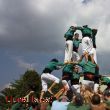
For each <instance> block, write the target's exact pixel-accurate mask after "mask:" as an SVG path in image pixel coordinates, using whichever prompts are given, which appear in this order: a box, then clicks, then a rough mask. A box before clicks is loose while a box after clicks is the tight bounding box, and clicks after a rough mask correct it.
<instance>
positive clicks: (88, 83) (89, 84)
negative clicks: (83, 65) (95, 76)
mask: <svg viewBox="0 0 110 110" xmlns="http://www.w3.org/2000/svg"><path fill="white" fill-rule="evenodd" d="M82 84H83V85H85V86H89V87H91V88H92V90H93V89H94V81H89V80H83V81H82Z"/></svg>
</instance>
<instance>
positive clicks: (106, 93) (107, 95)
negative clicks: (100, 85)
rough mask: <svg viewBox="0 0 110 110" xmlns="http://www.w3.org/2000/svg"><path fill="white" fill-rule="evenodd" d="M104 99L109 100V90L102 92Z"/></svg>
mask: <svg viewBox="0 0 110 110" xmlns="http://www.w3.org/2000/svg"><path fill="white" fill-rule="evenodd" d="M104 99H105V100H110V89H108V90H105V91H104Z"/></svg>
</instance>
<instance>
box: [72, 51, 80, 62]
mask: <svg viewBox="0 0 110 110" xmlns="http://www.w3.org/2000/svg"><path fill="white" fill-rule="evenodd" d="M72 59H73V61H78V60H79V59H80V56H79V54H78V53H77V52H75V51H73V57H72Z"/></svg>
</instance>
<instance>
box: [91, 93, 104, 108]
mask: <svg viewBox="0 0 110 110" xmlns="http://www.w3.org/2000/svg"><path fill="white" fill-rule="evenodd" d="M91 102H92V104H91V110H106V107H105V104H104V103H101V98H100V96H99V95H98V94H94V95H93V96H92V99H91Z"/></svg>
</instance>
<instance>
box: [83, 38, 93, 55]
mask: <svg viewBox="0 0 110 110" xmlns="http://www.w3.org/2000/svg"><path fill="white" fill-rule="evenodd" d="M92 48H93V43H92V39H91V38H89V37H84V38H83V39H82V50H83V53H85V52H88V53H90V52H91V50H92Z"/></svg>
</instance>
